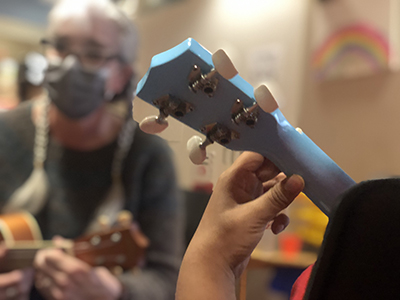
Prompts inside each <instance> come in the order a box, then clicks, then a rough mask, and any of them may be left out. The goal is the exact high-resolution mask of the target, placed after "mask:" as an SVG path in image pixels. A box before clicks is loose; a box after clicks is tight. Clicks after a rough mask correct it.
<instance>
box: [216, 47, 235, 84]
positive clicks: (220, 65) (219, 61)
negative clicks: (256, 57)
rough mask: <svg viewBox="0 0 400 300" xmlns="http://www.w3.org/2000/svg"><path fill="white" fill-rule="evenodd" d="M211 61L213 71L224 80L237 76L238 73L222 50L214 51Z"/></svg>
mask: <svg viewBox="0 0 400 300" xmlns="http://www.w3.org/2000/svg"><path fill="white" fill-rule="evenodd" d="M212 61H213V63H214V66H215V70H217V72H218V73H219V74H221V76H222V77H224V78H225V79H227V80H229V79H231V78H233V77H235V76H236V75H237V74H238V71H237V70H236V68H235V66H234V65H233V63H232V61H231V59H230V58H229V57H228V55H227V54H226V53H225V51H224V50H222V49H219V50H218V51H216V52H215V53H214V54H213V55H212Z"/></svg>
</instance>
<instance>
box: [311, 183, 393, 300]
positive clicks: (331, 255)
mask: <svg viewBox="0 0 400 300" xmlns="http://www.w3.org/2000/svg"><path fill="white" fill-rule="evenodd" d="M304 299H307V300H317V299H318V300H331V299H335V300H338V299H344V300H346V299H351V300H361V299H362V300H369V299H371V300H372V299H373V300H380V299H400V179H385V180H374V181H367V182H363V183H360V184H358V185H356V186H354V187H353V188H351V189H350V190H348V191H347V192H346V193H345V194H343V195H342V197H341V201H340V203H339V204H338V206H337V207H336V209H335V211H334V213H333V214H332V217H331V218H330V221H329V224H328V226H327V230H326V233H325V237H324V242H323V243H322V246H321V249H320V254H319V257H318V259H317V262H316V263H315V266H314V268H313V271H312V274H311V277H310V280H309V283H308V286H307V290H306V294H305V297H304Z"/></svg>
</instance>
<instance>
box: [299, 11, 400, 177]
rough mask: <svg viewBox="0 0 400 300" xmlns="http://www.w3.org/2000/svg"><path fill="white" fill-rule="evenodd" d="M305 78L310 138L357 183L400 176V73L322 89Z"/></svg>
mask: <svg viewBox="0 0 400 300" xmlns="http://www.w3.org/2000/svg"><path fill="white" fill-rule="evenodd" d="M366 9H367V8H366ZM370 15H372V16H373V12H370ZM309 31H310V32H311V28H310V30H309ZM304 78H305V89H304V97H303V100H302V105H301V110H300V112H299V125H300V126H301V127H302V129H303V130H304V131H305V133H306V134H307V135H308V136H309V137H310V138H311V139H312V140H313V141H314V142H315V143H316V144H318V145H319V146H320V147H321V148H322V149H323V150H324V151H325V152H326V153H327V154H328V155H329V156H331V157H332V158H333V160H335V161H336V162H337V163H338V165H340V166H341V167H342V168H343V169H344V170H345V171H346V172H347V173H348V174H349V175H350V176H351V177H352V178H353V179H354V180H356V181H361V180H366V179H370V178H376V177H382V176H393V175H396V174H400V160H399V158H398V156H399V150H400V141H399V139H398V138H397V136H398V131H399V129H400V121H399V120H400V118H399V116H400V101H399V98H400V73H399V72H398V71H387V72H382V73H379V74H376V75H372V76H367V77H364V78H357V79H346V80H344V79H343V80H335V81H330V82H329V81H328V82H322V83H321V82H316V81H314V80H313V79H312V76H311V71H310V70H306V72H305V76H304Z"/></svg>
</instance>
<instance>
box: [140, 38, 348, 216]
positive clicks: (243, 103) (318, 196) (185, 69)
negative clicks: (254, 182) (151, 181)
mask: <svg viewBox="0 0 400 300" xmlns="http://www.w3.org/2000/svg"><path fill="white" fill-rule="evenodd" d="M136 94H137V96H138V97H139V98H141V99H142V100H144V101H146V102H148V103H150V104H152V105H154V106H156V107H158V108H159V112H160V113H159V115H158V116H152V117H147V118H146V119H145V120H143V121H142V122H141V124H140V127H141V129H142V130H143V131H145V132H148V133H158V132H161V131H162V130H164V129H165V128H166V127H167V125H168V122H167V117H168V116H172V117H174V118H176V119H178V120H179V121H181V122H183V123H184V124H186V125H188V126H190V127H191V128H193V129H195V130H197V131H199V132H201V133H203V134H204V135H205V136H206V138H205V139H204V140H202V139H201V138H200V137H197V136H195V137H193V138H192V139H190V140H189V141H188V150H189V156H190V158H191V160H192V161H193V162H194V163H197V164H199V163H202V162H203V160H204V159H205V157H206V153H205V148H206V146H207V145H209V144H211V143H213V142H217V143H219V144H221V145H223V146H225V147H227V148H229V149H232V150H241V151H243V150H248V151H254V152H258V153H260V154H262V155H263V156H265V157H267V158H268V159H270V160H271V161H272V162H273V163H274V164H275V165H276V166H277V167H278V168H279V169H280V170H281V171H283V172H284V173H285V174H286V175H291V174H294V173H295V174H299V175H301V176H302V177H303V178H304V180H305V183H306V185H305V188H304V193H305V194H306V195H307V196H308V197H309V198H310V199H311V200H312V201H313V202H314V203H315V204H316V205H317V206H318V207H319V208H320V209H321V210H322V211H323V212H324V213H326V214H328V213H329V212H330V210H331V209H332V207H333V206H334V205H335V203H336V197H337V196H338V195H339V194H340V193H342V192H343V191H345V190H346V189H347V188H349V187H350V186H352V185H353V184H354V181H353V180H352V179H351V178H350V177H349V176H348V175H347V174H346V173H344V172H343V170H341V169H340V168H339V167H338V166H337V165H336V164H335V163H334V162H333V161H332V160H331V159H330V158H329V157H328V156H327V155H326V154H325V153H324V152H323V151H322V150H321V149H320V148H318V146H316V145H315V144H314V143H313V142H312V141H311V140H310V139H309V138H308V137H307V136H306V135H305V134H304V133H303V132H302V131H301V130H299V129H295V128H293V127H292V126H291V125H290V124H289V122H288V121H287V120H286V119H285V117H284V116H283V114H282V113H281V112H280V110H279V109H278V105H277V103H276V101H275V99H274V98H273V96H272V95H271V93H270V92H269V90H268V89H267V88H266V87H265V86H261V87H259V88H257V89H256V90H253V87H252V86H251V85H250V84H249V83H247V82H246V81H245V80H244V79H243V78H241V77H240V76H239V75H238V74H237V71H236V69H235V67H234V66H233V64H232V62H231V61H230V60H229V58H228V57H227V56H226V54H225V52H223V51H222V50H219V51H217V52H215V53H214V54H213V55H212V54H211V53H210V52H209V51H207V50H206V49H204V48H203V47H202V46H201V45H200V44H199V43H197V42H196V41H195V40H193V39H187V40H186V41H184V42H183V43H181V44H179V45H178V46H176V47H174V48H172V49H170V50H168V51H166V52H163V53H161V54H158V55H156V56H154V57H153V59H152V61H151V66H150V68H149V70H148V72H147V74H146V75H145V76H144V77H143V78H142V80H141V81H140V82H139V84H138V87H137V93H136Z"/></svg>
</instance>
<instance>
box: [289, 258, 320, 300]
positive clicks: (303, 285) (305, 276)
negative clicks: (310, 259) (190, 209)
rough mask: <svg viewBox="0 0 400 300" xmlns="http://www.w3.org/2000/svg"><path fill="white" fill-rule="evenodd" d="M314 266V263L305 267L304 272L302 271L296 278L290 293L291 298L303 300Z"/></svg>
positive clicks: (292, 299)
mask: <svg viewBox="0 0 400 300" xmlns="http://www.w3.org/2000/svg"><path fill="white" fill-rule="evenodd" d="M313 266H314V265H311V266H309V267H308V268H307V269H305V270H304V272H303V273H301V275H300V276H299V277H298V278H297V279H296V281H295V283H294V284H293V287H292V292H291V293H290V300H303V298H304V294H305V292H306V289H307V284H308V280H309V279H310V275H311V271H312V268H313Z"/></svg>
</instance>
